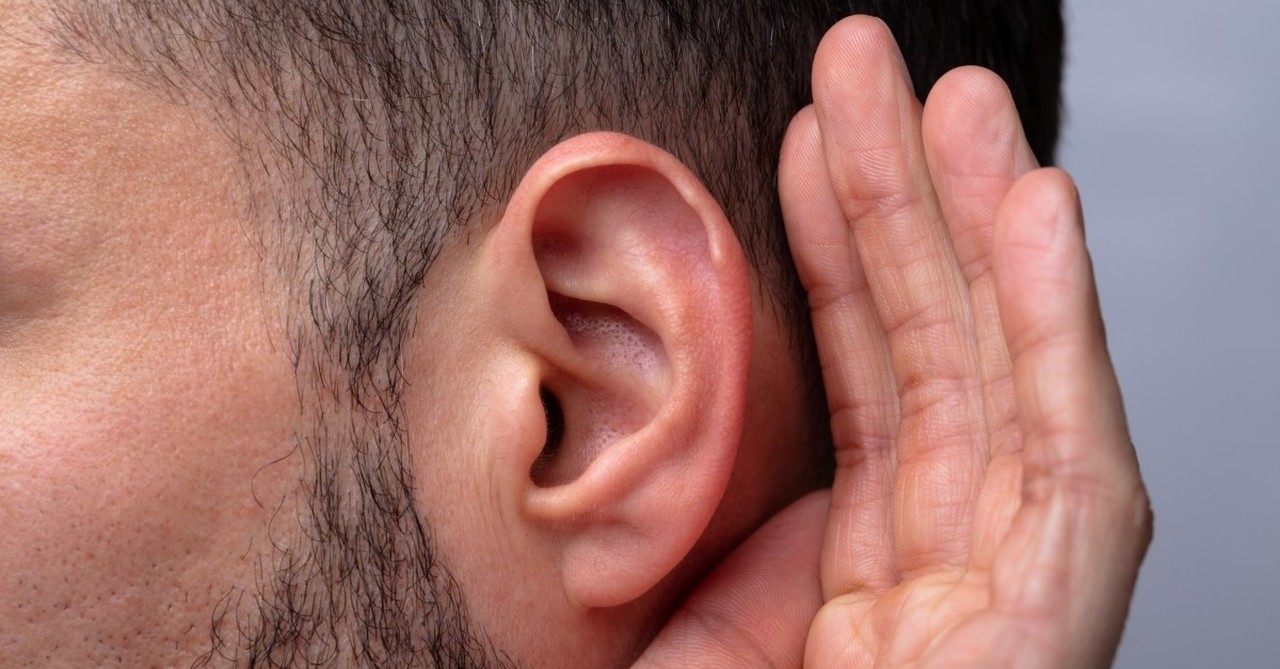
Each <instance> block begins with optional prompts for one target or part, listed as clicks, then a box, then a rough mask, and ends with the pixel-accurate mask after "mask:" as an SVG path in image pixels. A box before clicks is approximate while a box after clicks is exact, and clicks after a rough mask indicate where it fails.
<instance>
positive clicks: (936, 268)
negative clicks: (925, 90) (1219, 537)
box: [780, 17, 1152, 669]
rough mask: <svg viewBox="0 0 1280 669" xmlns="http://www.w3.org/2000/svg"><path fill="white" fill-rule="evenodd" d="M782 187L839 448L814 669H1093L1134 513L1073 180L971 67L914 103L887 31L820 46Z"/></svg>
mask: <svg viewBox="0 0 1280 669" xmlns="http://www.w3.org/2000/svg"><path fill="white" fill-rule="evenodd" d="M813 85H814V105H813V106H812V107H810V108H807V109H805V110H804V111H803V112H802V113H801V114H799V115H798V116H797V118H796V119H795V120H794V121H793V124H792V127H791V129H790V130H789V132H788V136H787V139H786V142H785V145H784V148H783V155H782V162H781V177H780V194H781V197H782V203H783V211H784V215H785V218H786V221H787V231H788V236H789V239H790V242H791V246H792V253H793V255H794V257H795V260H796V265H797V268H798V269H799V272H800V276H801V279H802V281H803V282H804V284H805V287H806V289H807V292H808V296H809V302H810V306H811V310H812V314H813V323H814V328H815V335H816V338H817V343H818V348H819V354H820V358H821V361H822V366H823V373H824V380H825V383H826V390H827V399H828V403H829V406H830V409H831V415H832V428H833V432H834V436H835V441H836V456H837V473H836V479H835V486H834V488H833V490H832V497H831V510H830V515H829V518H828V524H827V527H826V534H825V541H824V545H823V549H822V555H821V583H822V589H823V599H824V601H825V605H824V606H823V607H822V609H821V611H820V612H819V613H818V615H817V617H816V619H815V620H814V622H813V625H812V627H811V629H810V633H809V637H808V642H807V648H806V653H805V664H806V665H808V666H814V667H828V666H830V667H908V666H909V667H949V668H953V667H984V668H991V667H1009V668H1011V669H1012V668H1018V669H1024V668H1027V669H1030V668H1035V667H1054V668H1058V667H1100V666H1106V665H1108V664H1109V663H1110V661H1111V659H1112V658H1113V656H1114V653H1115V649H1116V646H1117V644H1118V643H1119V638H1120V633H1121V631H1122V629H1123V625H1124V620H1125V617H1126V615H1127V612H1128V606H1129V600H1130V598H1131V596H1132V592H1133V588H1134V584H1135V580H1136V578H1137V570H1138V566H1139V564H1140V563H1141V561H1142V558H1143V555H1144V553H1145V551H1146V547H1147V545H1148V543H1149V542H1150V538H1151V521H1152V516H1151V512H1150V510H1149V505H1148V500H1147V496H1146V493H1145V489H1144V487H1143V484H1142V481H1141V478H1140V476H1139V472H1138V464H1137V460H1136V458H1135V454H1134V449H1133V446H1132V444H1131V443H1130V440H1129V435H1128V430H1127V427H1126V424H1125V417H1124V410H1123V407H1122V404H1121V398H1120V392H1119V389H1118V386H1117V384H1116V379H1115V374H1114V371H1113V369H1112V365H1111V361H1110V359H1109V356H1108V353H1107V348H1106V342H1105V337H1104V334H1103V326H1102V320H1101V315H1100V313H1099V308H1098V300H1097V294H1096V290H1095V287H1094V282H1093V276H1092V269H1091V265H1090V260H1089V256H1088V253H1087V251H1086V249H1085V245H1084V231H1083V224H1082V219H1081V213H1080V206H1079V201H1078V198H1077V195H1076V191H1075V188H1074V185H1073V184H1072V182H1071V179H1070V178H1069V177H1068V176H1067V175H1066V174H1065V173H1064V172H1061V171H1059V170H1055V169H1038V166H1037V164H1036V160H1035V157H1034V155H1033V154H1032V152H1031V149H1030V147H1029V146H1028V144H1027V142H1026V139H1025V138H1024V135H1023V132H1022V128H1021V125H1020V123H1019V120H1018V115H1017V111H1016V109H1015V107H1014V103H1013V101H1012V99H1011V98H1010V96H1009V92H1008V89H1007V88H1006V87H1005V85H1004V84H1003V82H1002V81H1001V80H1000V79H999V78H998V77H997V76H995V75H994V74H992V73H991V72H989V71H986V70H982V69H979V68H962V69H959V70H956V71H953V72H951V73H950V74H948V75H947V76H946V77H944V78H943V79H942V80H941V81H940V82H939V83H938V84H937V85H936V87H935V88H934V90H933V92H932V93H931V94H930V96H929V99H928V101H927V103H926V104H925V105H924V107H923V109H922V108H921V105H920V103H919V102H918V100H917V99H916V98H915V95H914V93H913V90H912V87H911V83H910V80H909V78H908V75H907V72H906V68H905V66H904V64H903V61H902V57H901V55H900V53H899V51H898V48H897V45H896V43H895V42H894V39H893V36H892V34H891V33H890V32H889V30H888V28H887V27H886V26H885V25H884V24H883V23H881V22H880V21H878V20H876V19H872V18H868V17H853V18H850V19H846V20H845V21H843V22H841V23H840V24H838V25H837V26H836V27H835V28H833V29H832V30H831V31H830V32H829V33H828V34H827V36H826V37H825V38H824V40H823V42H822V44H821V46H820V47H819V50H818V54H817V56H816V60H815V64H814V72H813Z"/></svg>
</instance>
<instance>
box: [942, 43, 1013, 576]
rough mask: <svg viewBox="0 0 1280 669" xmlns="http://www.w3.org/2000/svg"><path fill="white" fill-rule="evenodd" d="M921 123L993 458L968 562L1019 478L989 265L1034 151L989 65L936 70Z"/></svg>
mask: <svg viewBox="0 0 1280 669" xmlns="http://www.w3.org/2000/svg"><path fill="white" fill-rule="evenodd" d="M922 123H923V134H924V148H925V155H926V156H927V158H928V164H929V173H930V175H931V177H932V181H933V185H934V189H935V190H936V192H937V194H938V202H939V205H940V207H941V211H942V214H943V218H944V219H945V220H946V224H947V229H948V231H949V232H950V236H951V239H952V242H953V245H954V248H955V255H956V261H957V262H958V264H959V267H960V270H961V272H962V273H963V274H964V277H965V280H966V281H967V282H968V285H969V303H970V309H971V312H972V314H973V329H974V334H975V337H976V350H977V355H978V368H979V374H980V377H981V387H982V406H983V415H984V422H985V424H986V426H987V439H988V447H989V449H990V458H991V461H990V464H989V465H988V467H987V472H986V478H985V481H984V483H983V487H982V491H981V493H980V494H979V498H978V504H977V508H976V512H975V514H974V521H973V522H974V528H973V541H972V542H971V551H972V552H971V554H970V564H971V566H973V567H975V568H979V569H987V568H989V567H990V566H991V560H992V559H993V557H994V552H995V549H996V547H997V546H998V545H999V543H1000V541H1001V539H1003V536H1004V533H1005V532H1006V531H1007V530H1008V527H1009V522H1010V521H1011V519H1012V515H1013V513H1014V512H1015V511H1016V510H1017V508H1018V494H1017V491H1018V489H1019V486H1020V485H1021V462H1020V460H1019V458H1018V456H1017V453H1018V451H1019V450H1020V449H1021V444H1022V439H1021V431H1020V430H1019V428H1018V422H1017V402H1016V397H1015V394H1014V390H1013V365H1012V363H1011V361H1010V359H1009V352H1008V348H1007V347H1006V346H1005V341H1004V331H1003V329H1002V327H1001V324H1000V314H999V309H998V306H997V301H996V288H995V279H994V276H993V275H992V271H991V267H992V247H993V240H994V232H995V221H996V210H997V209H998V208H999V206H1000V202H1001V201H1002V200H1003V199H1004V196H1005V195H1006V194H1007V193H1008V192H1009V189H1010V188H1011V187H1012V186H1013V183H1014V181H1015V180H1016V179H1017V178H1018V177H1020V176H1022V175H1023V174H1026V173H1027V172H1029V171H1031V170H1032V169H1035V168H1036V166H1037V165H1036V158H1035V154H1034V153H1033V152H1032V151H1031V146H1030V145H1029V144H1028V143H1027V140H1026V137H1025V135H1024V133H1023V129H1022V123H1021V121H1020V119H1019V117H1018V110H1017V107H1016V106H1015V105H1014V102H1013V97H1012V96H1011V95H1010V93H1009V88H1008V87H1007V86H1006V85H1005V83H1004V81H1003V80H1001V79H1000V77H999V76H997V75H996V74H995V73H993V72H991V71H990V70H986V69H983V68H979V67H964V68H959V69H957V70H953V71H951V72H949V73H948V74H947V75H945V76H944V77H942V79H940V80H939V81H938V83H937V84H936V85H935V86H934V87H933V90H932V91H931V92H930V94H929V99H928V101H927V102H926V103H925V107H924V116H923V122H922Z"/></svg>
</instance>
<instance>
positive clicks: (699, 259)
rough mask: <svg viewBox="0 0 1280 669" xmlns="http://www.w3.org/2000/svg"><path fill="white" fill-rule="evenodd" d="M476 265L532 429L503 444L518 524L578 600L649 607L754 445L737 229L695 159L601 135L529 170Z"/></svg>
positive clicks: (747, 312)
mask: <svg viewBox="0 0 1280 669" xmlns="http://www.w3.org/2000/svg"><path fill="white" fill-rule="evenodd" d="M473 267H475V268H476V270H475V274H474V276H473V278H472V279H471V281H470V284H471V285H472V289H474V290H477V291H478V292H479V294H478V295H476V296H474V297H475V298H476V302H479V303H481V304H485V305H486V306H485V307H482V312H481V313H482V314H485V315H484V316H483V317H484V318H486V319H487V320H488V321H489V324H488V327H489V328H491V329H492V330H493V331H494V332H496V333H498V336H499V337H500V338H502V339H503V340H504V341H505V342H506V344H505V345H504V346H502V347H501V348H500V350H502V351H503V353H502V354H501V355H504V356H508V357H509V359H510V360H511V364H510V365H507V366H505V367H504V369H506V370H508V371H507V372H506V373H507V374H509V375H510V378H509V379H508V381H509V382H508V383H507V384H506V386H505V387H508V388H514V389H516V390H515V391H512V392H511V393H510V394H509V395H508V399H507V400H506V401H509V402H510V405H509V407H508V408H509V409H510V411H511V412H512V413H511V414H509V415H515V416H520V417H522V419H521V420H515V421H512V423H511V425H512V426H513V427H512V428H511V429H509V430H503V431H502V432H503V435H504V437H503V441H502V442H500V443H496V444H493V445H492V446H493V447H494V448H499V449H506V451H507V452H505V453H503V457H502V458H499V459H497V460H496V461H497V462H499V463H501V464H500V465H499V467H501V468H502V472H501V474H500V476H501V477H503V478H502V479H501V480H502V483H501V485H504V486H508V489H509V490H515V491H517V493H516V494H515V495H514V497H513V499H514V502H513V503H512V507H513V510H512V513H513V514H514V515H515V516H516V517H517V518H518V521H519V522H520V523H521V525H522V527H523V530H524V531H525V532H528V533H529V534H530V535H531V537H532V538H533V540H534V541H535V542H537V544H539V546H540V548H541V550H539V551H537V552H538V553H539V554H542V555H546V556H548V558H547V559H548V560H549V561H551V562H553V563H554V568H555V569H557V570H558V571H559V573H560V575H561V576H562V578H563V583H564V590H565V594H566V596H567V598H568V599H569V600H570V601H572V602H575V603H576V604H578V605H579V606H581V607H585V608H604V607H613V606H620V605H623V604H626V603H629V602H631V601H634V600H636V599H638V598H640V597H642V596H643V595H644V594H645V593H647V592H649V591H650V590H652V589H653V588H654V587H655V586H656V585H657V584H659V583H660V582H661V581H663V579H665V578H666V577H667V576H668V575H669V574H671V573H672V572H673V570H675V569H676V568H677V566H678V565H679V564H680V562H681V561H682V560H683V559H684V558H685V556H686V555H687V554H688V553H689V551H690V549H691V548H693V546H694V545H695V543H697V541H698V539H699V538H700V537H701V536H702V535H703V533H704V531H705V530H706V528H707V526H708V524H709V523H710V521H711V519H712V516H713V514H714V512H715V510H716V508H717V506H718V505H719V503H720V500H721V497H722V496H723V495H724V492H725V488H726V486H727V484H728V481H729V478H730V474H731V472H732V470H733V465H734V461H735V457H736V455H737V451H738V446H739V443H740V441H741V436H742V422H743V411H744V407H745V402H746V392H747V375H748V367H749V362H750V354H751V337H752V321H751V302H750V300H751V293H750V287H749V278H748V273H747V269H746V264H745V261H744V260H743V257H742V252H741V249H740V247H739V245H738V242H737V240H736V238H735V237H734V235H733V232H732V229H731V228H730V226H729V223H728V221H727V220H726V219H725V217H724V214H723V213H722V211H721V210H720V207H719V205H718V204H717V203H716V202H715V200H714V198H713V197H712V196H711V195H710V193H708V192H707V190H706V189H705V187H704V186H703V185H702V184H701V182H700V181H699V180H698V179H697V178H696V177H695V176H694V175H693V174H692V173H691V172H690V171H689V170H688V169H687V168H686V167H685V166H684V165H683V164H682V163H680V162H679V161H678V160H677V159H675V158H674V157H672V156H671V155H669V154H667V153H666V152H664V151H662V150H660V149H658V148H656V147H654V146H652V145H650V144H647V143H644V142H642V141H640V140H637V139H634V138H631V137H627V136H623V135H617V134H612V133H595V134H590V135H582V136H578V137H575V138H573V139H570V140H568V141H566V142H564V143H562V144H560V145H558V146H557V147H555V148H554V149H552V150H551V151H549V152H548V153H547V154H545V155H544V156H543V157H542V158H541V159H540V160H539V161H538V162H537V163H535V164H534V166H533V167H532V168H530V169H529V171H528V172H527V173H526V174H525V176H524V178H523V180H522V181H521V183H520V185H519V186H518V187H517V189H516V191H515V193H514V194H513V196H512V198H511V200H510V202H509V204H508V206H507V208H506V210H505V211H504V212H503V214H502V216H501V219H500V220H499V221H498V222H497V224H496V225H494V226H493V227H492V228H491V229H490V230H489V231H488V233H487V234H486V236H485V241H484V244H483V248H482V249H481V251H480V254H479V255H478V262H477V263H475V264H474V265H473ZM476 302H473V303H476Z"/></svg>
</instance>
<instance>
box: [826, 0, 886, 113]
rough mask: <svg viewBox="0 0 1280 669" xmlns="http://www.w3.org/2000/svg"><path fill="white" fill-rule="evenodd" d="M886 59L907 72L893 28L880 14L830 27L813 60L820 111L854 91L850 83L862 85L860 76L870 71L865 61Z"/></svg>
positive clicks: (843, 20)
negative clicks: (829, 102) (830, 101)
mask: <svg viewBox="0 0 1280 669" xmlns="http://www.w3.org/2000/svg"><path fill="white" fill-rule="evenodd" d="M885 58H888V59H890V60H891V61H893V62H894V63H895V64H896V65H897V69H898V72H900V73H901V74H903V75H904V76H905V75H906V74H907V66H906V61H905V60H904V59H903V57H902V53H901V51H900V50H899V49H898V42H897V40H896V39H895V38H894V36H893V31H892V30H891V29H890V28H889V25H888V24H886V23H885V22H884V21H883V20H881V19H880V18H879V17H875V16H868V15H865V14H859V15H854V16H850V17H847V18H844V19H842V20H841V21H839V22H838V23H836V24H835V25H834V26H832V27H831V29H830V30H828V31H827V33H826V34H825V35H823V37H822V41H820V42H819V43H818V50H817V53H816V54H815V55H814V59H813V95H814V101H815V102H816V103H818V106H819V110H820V111H821V108H822V107H823V106H824V103H826V102H827V101H829V100H831V99H832V98H838V97H839V96H840V95H842V94H847V93H849V92H851V91H852V92H854V93H857V92H858V91H857V87H856V86H854V85H853V84H858V85H863V79H862V77H861V76H859V75H865V74H867V73H870V72H872V71H873V70H872V69H871V68H868V67H866V64H870V63H878V62H881V61H882V60H884V59H885ZM907 79H908V80H909V79H910V77H909V76H907Z"/></svg>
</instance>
